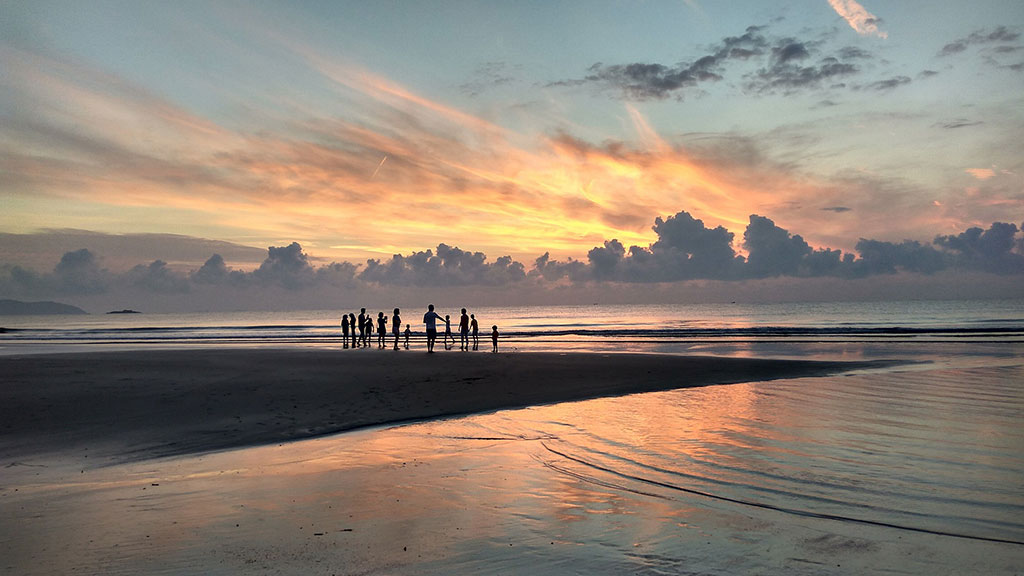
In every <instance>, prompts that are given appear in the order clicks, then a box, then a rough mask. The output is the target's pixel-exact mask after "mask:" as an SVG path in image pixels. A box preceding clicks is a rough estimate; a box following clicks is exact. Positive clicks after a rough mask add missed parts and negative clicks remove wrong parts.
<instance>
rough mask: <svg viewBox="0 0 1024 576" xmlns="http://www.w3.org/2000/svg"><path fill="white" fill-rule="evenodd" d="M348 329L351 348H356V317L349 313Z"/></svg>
mask: <svg viewBox="0 0 1024 576" xmlns="http://www.w3.org/2000/svg"><path fill="white" fill-rule="evenodd" d="M348 328H349V330H350V331H351V332H352V347H353V348H355V347H356V315H355V314H352V313H351V312H350V313H349V315H348Z"/></svg>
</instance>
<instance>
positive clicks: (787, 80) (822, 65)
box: [745, 56, 860, 94]
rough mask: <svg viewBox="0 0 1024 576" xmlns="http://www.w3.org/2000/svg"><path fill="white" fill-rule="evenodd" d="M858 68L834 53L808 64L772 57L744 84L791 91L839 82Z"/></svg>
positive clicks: (759, 89)
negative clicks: (803, 64)
mask: <svg viewBox="0 0 1024 576" xmlns="http://www.w3.org/2000/svg"><path fill="white" fill-rule="evenodd" d="M859 71H860V69H859V68H858V67H857V66H856V65H854V64H851V63H849V62H842V61H840V60H839V59H838V58H835V57H834V56H827V57H825V58H822V59H820V60H819V61H818V62H816V63H813V64H811V65H809V66H802V65H800V64H797V63H794V62H791V61H783V60H779V59H776V60H773V61H772V62H770V63H769V65H768V66H767V67H764V68H761V69H760V70H758V71H757V72H756V73H754V74H752V75H749V76H748V77H747V82H746V84H745V87H746V89H747V90H749V91H751V92H754V93H758V94H773V93H778V92H781V93H792V92H795V91H798V90H802V89H808V88H819V87H821V86H822V85H824V84H826V83H831V85H832V86H840V85H841V81H842V79H843V78H845V77H848V76H852V75H854V74H856V73H857V72H859Z"/></svg>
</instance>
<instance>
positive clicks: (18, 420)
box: [0, 349, 867, 466]
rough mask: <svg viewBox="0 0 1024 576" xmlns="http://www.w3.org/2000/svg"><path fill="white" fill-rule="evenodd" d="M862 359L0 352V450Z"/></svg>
mask: <svg viewBox="0 0 1024 576" xmlns="http://www.w3.org/2000/svg"><path fill="white" fill-rule="evenodd" d="M865 365H867V363H851V362H811V361H791V360H758V359H743V358H709V357H678V356H657V355H639V354H611V355H609V354H558V353H526V354H489V353H460V352H441V353H437V354H432V355H428V354H426V353H424V352H422V351H399V352H394V351H391V350H387V351H380V350H372V349H366V350H345V351H341V350H310V349H286V350H280V349H273V350H268V349H217V350H197V351H186V350H153V351H130V352H102V353H83V354H53V355H35V356H22V357H3V358H0V374H3V378H2V385H0V464H6V465H9V463H11V462H19V461H25V460H26V459H30V458H32V457H33V456H37V457H42V456H43V455H46V454H50V455H56V454H57V453H60V454H63V455H77V456H78V457H81V458H89V457H91V458H92V460H90V461H89V464H90V465H92V466H98V465H104V464H110V463H115V462H123V461H131V460H140V459H145V458H150V457H161V456H171V455H181V454H189V453H200V452H205V451H213V450H222V449H228V448H234V447H241V446H251V445H258V444H267V443H276V442H283V441H288V440H295V439H300V438H307V437H312V436H317V435H323V434H329V433H335V432H340V431H344V430H351V429H354V428H359V427H365V426H372V425H379V424H387V423H396V422H404V421H410V420H419V419H425V418H435V417H442V416H451V415H459V414H469V413H476V412H485V411H491V410H496V409H502V408H514V407H522V406H528V405H534V404H545V403H554V402H561V401H568V400H576V399H585V398H595V397H600V396H615V395H623V394H631V393H637V392H648V391H655V390H667V389H674V388H684V387H690V386H702V385H709V384H725V383H735V382H741V381H751V380H770V379H777V378H792V377H800V376H817V375H824V374H829V373H836V372H841V371H845V370H850V369H852V368H856V367H864V366H865Z"/></svg>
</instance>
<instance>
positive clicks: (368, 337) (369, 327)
mask: <svg viewBox="0 0 1024 576" xmlns="http://www.w3.org/2000/svg"><path fill="white" fill-rule="evenodd" d="M363 322H365V324H366V332H364V333H363V347H364V348H369V346H370V343H371V342H373V317H372V316H370V315H369V314H367V315H366V320H364V321H363Z"/></svg>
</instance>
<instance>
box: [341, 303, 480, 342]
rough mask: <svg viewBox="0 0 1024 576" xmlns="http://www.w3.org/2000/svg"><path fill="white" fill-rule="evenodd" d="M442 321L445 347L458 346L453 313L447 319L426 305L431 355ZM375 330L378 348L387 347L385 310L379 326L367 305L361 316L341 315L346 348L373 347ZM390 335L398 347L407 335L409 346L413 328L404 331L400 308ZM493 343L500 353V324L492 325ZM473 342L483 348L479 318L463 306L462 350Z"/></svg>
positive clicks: (425, 320)
mask: <svg viewBox="0 0 1024 576" xmlns="http://www.w3.org/2000/svg"><path fill="white" fill-rule="evenodd" d="M439 320H440V321H442V322H444V340H443V342H442V343H443V345H444V349H445V350H451V349H452V347H454V346H455V337H454V336H453V335H452V322H451V316H447V315H446V316H445V317H444V318H441V315H440V314H438V313H437V312H434V305H433V304H430V305H429V306H427V313H426V314H424V315H423V323H424V324H425V325H426V328H427V352H428V353H430V354H433V353H434V343H435V342H436V341H437V322H438V321H439ZM375 331H376V333H377V347H378V348H381V349H383V348H386V347H387V335H388V317H387V316H385V315H384V313H383V312H378V313H377V318H376V328H374V318H373V316H372V315H370V314H367V313H366V308H360V309H359V316H356V315H355V314H342V316H341V336H342V339H343V342H344V346H345V348H348V347H349V346H350V343H351V347H352V348H366V347H369V346H371V345H372V344H373V333H374V332H375ZM391 334H393V335H394V337H395V345H394V349H395V350H398V341H399V339H400V338H401V337H402V336H405V344H404V347H405V349H406V350H408V349H409V336H410V335H411V334H412V330H410V328H409V325H408V324H406V325H405V330H404V331H403V330H402V317H401V316H400V311H399V309H398V308H395V312H394V314H392V315H391ZM449 338H450V339H451V345H450V346H449V343H448V339H449ZM491 343H492V348H491V351H492V352H497V351H498V327H497V326H491ZM471 345H472V347H473V350H479V349H480V325H479V323H478V322H477V320H476V315H475V314H469V315H467V314H466V309H465V308H463V309H462V315H461V316H460V317H459V346H460V347H459V349H460V350H463V351H468V350H469V349H470V346H471Z"/></svg>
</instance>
